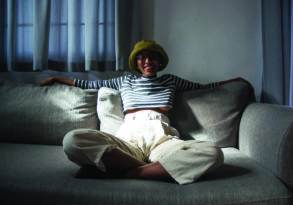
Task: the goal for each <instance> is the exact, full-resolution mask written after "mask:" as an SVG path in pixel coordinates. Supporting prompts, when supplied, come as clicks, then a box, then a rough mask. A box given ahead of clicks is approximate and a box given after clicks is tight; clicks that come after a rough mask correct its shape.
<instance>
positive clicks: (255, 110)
mask: <svg viewBox="0 0 293 205" xmlns="http://www.w3.org/2000/svg"><path fill="white" fill-rule="evenodd" d="M239 148H240V149H241V151H243V152H244V153H246V154H247V155H248V156H250V157H252V158H253V159H255V160H256V161H258V162H259V163H260V164H261V165H262V166H264V167H266V168H267V169H269V170H271V171H272V172H273V173H274V174H275V175H276V176H278V177H279V178H281V179H282V180H283V181H284V182H285V183H286V184H287V185H288V186H290V187H291V188H293V163H292V162H293V109H292V108H290V107H286V106H280V105H272V104H263V103H253V104H251V105H249V106H248V107H247V109H246V110H245V112H244V113H243V117H242V119H241V123H240V134H239Z"/></svg>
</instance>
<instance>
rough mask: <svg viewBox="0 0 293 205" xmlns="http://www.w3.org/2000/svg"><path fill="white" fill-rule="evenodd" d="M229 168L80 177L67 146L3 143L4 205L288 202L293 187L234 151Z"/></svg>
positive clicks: (228, 152)
mask: <svg viewBox="0 0 293 205" xmlns="http://www.w3.org/2000/svg"><path fill="white" fill-rule="evenodd" d="M224 154H225V165H224V166H223V167H221V168H219V169H218V170H217V171H215V172H213V173H209V174H207V175H205V176H203V177H202V178H201V179H200V180H199V181H198V182H196V183H193V184H189V185H178V184H172V183H167V182H157V181H145V180H129V179H127V180H125V179H97V178H82V179H81V178H77V177H75V175H76V173H77V171H78V170H79V167H78V166H77V165H75V164H73V163H71V162H70V161H69V160H68V159H67V158H66V156H65V154H64V153H63V150H62V147H61V146H55V145H29V144H25V145H24V144H9V143H1V144H0V156H1V158H0V164H1V166H0V182H1V183H0V204H11V205H13V204H20V203H21V204H30V205H33V204H38V205H39V204H43V205H47V204H48V205H52V204H54V205H58V204H62V205H66V204H70V205H72V204H87V205H91V204H94V205H97V204H107V205H111V204H127V205H131V204H133V205H137V204H140V205H144V204H152V205H156V204H160V205H164V204H166V205H172V204H180V205H184V204H186V205H187V204H197V205H209V204H213V205H216V204H217V205H220V204H227V205H228V204H229V205H231V204H241V205H244V204H250V205H252V204H253V205H255V204H258V205H259V204H262V205H265V204H270V205H272V204H278V205H285V204H288V203H289V202H288V200H289V197H290V193H289V191H288V189H287V188H286V187H285V186H284V185H283V184H282V183H281V182H280V181H279V180H278V179H277V178H275V177H274V176H273V175H272V174H271V173H269V172H267V171H266V170H264V169H263V168H261V167H260V166H258V165H257V164H256V163H255V162H254V161H253V160H251V159H249V158H248V157H246V156H245V155H243V154H241V153H240V152H239V151H238V150H236V149H234V148H226V149H224Z"/></svg>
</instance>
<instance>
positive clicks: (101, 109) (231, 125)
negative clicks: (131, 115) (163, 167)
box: [0, 72, 293, 205]
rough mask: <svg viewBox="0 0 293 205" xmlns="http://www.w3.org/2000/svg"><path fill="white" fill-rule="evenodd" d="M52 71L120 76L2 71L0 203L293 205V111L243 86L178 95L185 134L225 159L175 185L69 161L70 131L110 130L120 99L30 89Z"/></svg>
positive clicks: (177, 119) (57, 88)
mask: <svg viewBox="0 0 293 205" xmlns="http://www.w3.org/2000/svg"><path fill="white" fill-rule="evenodd" d="M120 74H121V73H120ZM52 75H58V76H60V75H66V76H71V77H79V78H83V79H95V78H106V77H110V76H116V75H119V73H118V74H117V73H110V72H108V73H98V72H92V73H59V72H42V73H37V72H36V73H1V77H0V101H1V107H0V121H1V122H0V133H1V136H0V204H1V205H2V204H3V205H8V204H38V205H39V204H44V205H45V204H48V205H55V204H62V205H65V204H68V205H74V204H82V205H91V204H95V205H97V204H101V205H112V204H113V205H114V204H127V205H131V204H133V205H137V204H139V205H144V204H149V205H156V204H160V205H164V204H166V205H170V204H178V205H179V204H180V205H191V204H193V205H210V204H211V205H236V204H241V205H244V204H245V205H248V204H249V205H256V204H257V205H288V204H292V203H293V197H292V195H293V192H292V191H293V163H292V162H293V160H292V159H293V109H292V108H289V107H285V106H278V105H270V104H263V103H256V102H254V101H253V96H254V95H253V90H252V89H251V87H250V86H249V85H247V84H245V83H243V82H232V83H229V84H226V85H224V86H221V87H219V88H216V89H209V90H198V91H188V92H184V93H179V94H178V95H177V97H176V103H175V109H174V110H173V112H172V114H171V115H170V118H171V122H172V124H173V125H174V126H175V127H176V128H177V129H178V130H179V131H180V133H181V137H182V138H184V139H186V140H188V139H192V138H195V139H198V140H211V141H214V142H215V143H217V144H218V145H219V146H220V147H221V148H222V150H223V152H224V157H225V159H224V165H223V166H222V167H220V168H219V169H217V170H215V171H213V172H210V173H207V174H205V175H204V176H202V177H201V178H200V179H199V180H198V181H197V182H195V183H192V184H188V185H178V184H175V183H171V182H160V181H151V180H136V179H120V178H115V177H109V176H107V175H104V174H102V173H99V172H98V171H96V170H95V169H93V168H80V167H78V166H77V165H75V164H73V163H72V162H70V161H69V160H68V159H67V158H66V156H65V154H64V152H63V149H62V139H63V136H64V135H65V134H66V132H68V131H70V130H72V129H77V128H92V129H101V130H103V131H107V132H109V133H114V132H115V129H117V127H118V126H119V124H120V123H121V120H122V118H123V113H122V112H121V109H120V106H121V102H120V98H119V93H118V92H116V91H114V90H110V89H102V90H100V91H99V92H97V91H96V90H82V89H79V88H75V87H68V86H64V85H59V84H56V85H53V86H50V87H40V86H38V85H36V82H37V81H39V80H41V79H44V78H46V77H48V76H52ZM97 97H98V98H97ZM97 99H98V100H97ZM97 104H98V109H97V110H96V105H97ZM96 111H98V115H97V114H96Z"/></svg>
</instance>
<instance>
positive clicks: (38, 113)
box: [0, 82, 97, 145]
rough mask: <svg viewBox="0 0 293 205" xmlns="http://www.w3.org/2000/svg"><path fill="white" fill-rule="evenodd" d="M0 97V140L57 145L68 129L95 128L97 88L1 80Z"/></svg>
mask: <svg viewBox="0 0 293 205" xmlns="http://www.w3.org/2000/svg"><path fill="white" fill-rule="evenodd" d="M0 99H1V106H0V116H1V117H0V120H1V122H0V133H1V135H0V141H5V142H18V143H37V144H57V145H60V144H61V143H62V139H63V137H64V135H65V134H66V133H67V132H68V131H70V130H73V129H77V128H91V129H97V115H96V100H97V91H96V90H82V89H80V88H76V87H70V86H66V85H58V84H56V85H53V86H44V87H41V86H38V85H33V84H23V83H12V82H4V83H3V82H2V83H1V84H0Z"/></svg>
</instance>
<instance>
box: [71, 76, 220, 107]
mask: <svg viewBox="0 0 293 205" xmlns="http://www.w3.org/2000/svg"><path fill="white" fill-rule="evenodd" d="M74 84H75V86H76V87H80V88H83V89H99V88H101V87H108V88H112V89H115V90H119V91H120V93H121V98H122V104H123V111H124V112H126V111H127V110H131V109H137V108H159V107H168V108H172V106H173V102H174V98H175V92H176V91H184V90H191V89H201V88H214V87H216V86H218V85H219V83H211V84H207V85H201V84H199V83H194V82H191V81H188V80H185V79H182V78H180V77H177V76H175V75H171V74H165V75H162V76H160V77H157V76H152V77H144V76H137V75H134V74H131V73H129V74H126V75H123V76H120V77H116V78H112V79H108V80H95V81H89V80H80V79H74Z"/></svg>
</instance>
